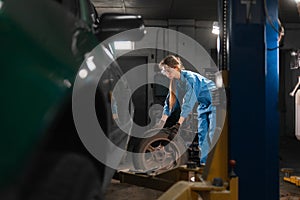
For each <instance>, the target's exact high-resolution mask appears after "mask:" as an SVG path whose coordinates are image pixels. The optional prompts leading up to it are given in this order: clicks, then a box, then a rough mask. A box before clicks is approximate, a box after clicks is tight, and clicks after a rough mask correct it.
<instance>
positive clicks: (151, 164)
mask: <svg viewBox="0 0 300 200" xmlns="http://www.w3.org/2000/svg"><path fill="white" fill-rule="evenodd" d="M179 152H180V150H179V148H178V146H177V145H176V143H174V142H170V140H169V139H167V138H159V139H155V140H152V141H151V142H149V144H148V145H146V146H145V148H144V151H143V153H145V154H144V156H143V158H142V161H143V164H144V167H145V169H172V168H174V167H176V166H177V162H176V160H177V159H178V158H179Z"/></svg>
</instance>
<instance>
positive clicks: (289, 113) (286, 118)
mask: <svg viewBox="0 0 300 200" xmlns="http://www.w3.org/2000/svg"><path fill="white" fill-rule="evenodd" d="M284 28H285V37H284V41H283V46H282V47H281V48H280V52H279V54H280V56H279V59H280V62H279V63H280V64H279V67H280V72H279V74H280V94H279V110H280V128H281V129H280V135H282V136H283V135H284V136H289V137H295V98H294V97H291V96H290V95H289V93H290V92H291V91H292V90H293V89H294V87H295V85H296V84H297V82H298V76H300V69H290V60H291V56H290V52H291V49H300V23H298V24H284Z"/></svg>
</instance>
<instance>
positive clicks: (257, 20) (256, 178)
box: [228, 0, 279, 200]
mask: <svg viewBox="0 0 300 200" xmlns="http://www.w3.org/2000/svg"><path fill="white" fill-rule="evenodd" d="M228 7H229V11H228V13H229V51H228V53H229V60H228V66H229V67H228V70H229V147H230V149H229V150H230V155H229V158H230V159H234V160H236V161H237V164H236V168H235V171H236V174H237V175H238V176H239V199H241V200H253V199H256V200H257V199H262V200H276V199H279V169H278V168H279V112H278V88H279V74H278V72H279V70H278V68H279V67H278V52H279V50H278V42H277V40H278V21H277V18H278V1H277V0H265V1H264V0H232V1H229V3H228ZM266 11H267V12H266Z"/></svg>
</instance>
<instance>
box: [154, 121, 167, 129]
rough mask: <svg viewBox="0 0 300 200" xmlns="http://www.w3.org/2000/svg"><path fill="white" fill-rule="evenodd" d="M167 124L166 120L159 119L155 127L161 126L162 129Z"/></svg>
mask: <svg viewBox="0 0 300 200" xmlns="http://www.w3.org/2000/svg"><path fill="white" fill-rule="evenodd" d="M164 125H165V121H164V120H159V122H158V123H156V124H155V125H154V126H153V128H159V129H162V128H163V127H164Z"/></svg>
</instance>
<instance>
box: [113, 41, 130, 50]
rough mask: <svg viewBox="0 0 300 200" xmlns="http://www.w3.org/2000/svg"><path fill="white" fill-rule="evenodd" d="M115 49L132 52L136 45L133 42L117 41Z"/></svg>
mask: <svg viewBox="0 0 300 200" xmlns="http://www.w3.org/2000/svg"><path fill="white" fill-rule="evenodd" d="M114 47H115V49H116V50H132V49H134V43H133V42H131V41H115V42H114Z"/></svg>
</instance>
